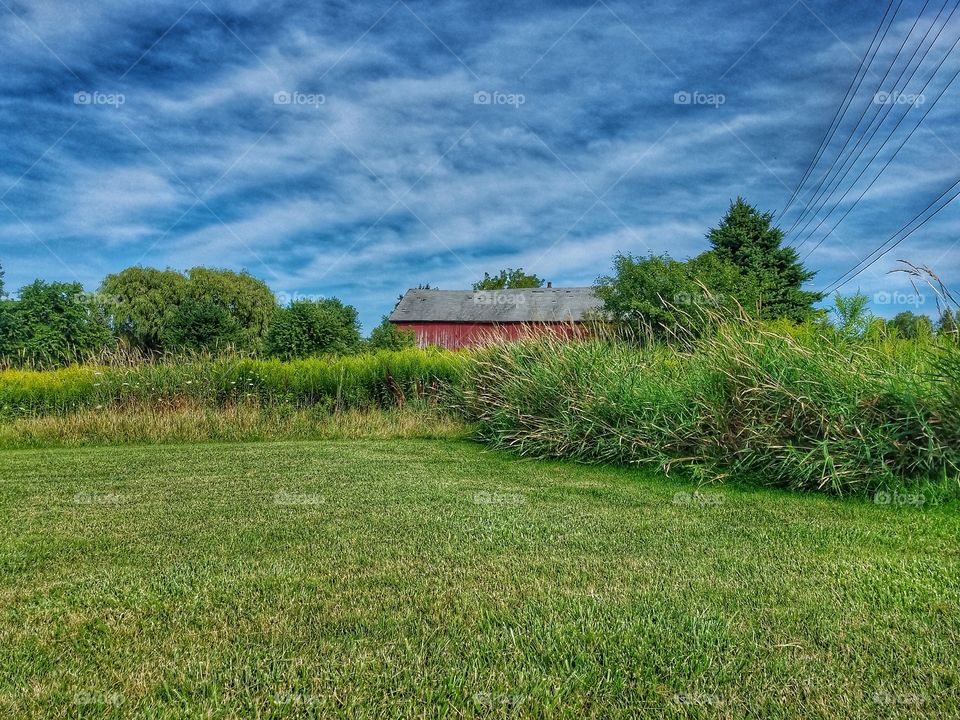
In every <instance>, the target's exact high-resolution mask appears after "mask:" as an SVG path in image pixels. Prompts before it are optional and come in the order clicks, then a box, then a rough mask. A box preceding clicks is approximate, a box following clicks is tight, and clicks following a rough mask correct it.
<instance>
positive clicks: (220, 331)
mask: <svg viewBox="0 0 960 720" xmlns="http://www.w3.org/2000/svg"><path fill="white" fill-rule="evenodd" d="M707 239H708V240H709V242H710V249H709V250H707V251H706V252H704V253H701V254H700V255H697V256H696V257H693V258H689V259H687V260H676V259H674V258H672V257H670V256H669V255H665V254H664V255H654V254H650V255H648V256H635V255H630V254H618V255H617V256H615V257H614V259H613V272H612V273H611V274H610V275H605V276H603V277H601V278H599V279H598V281H597V283H596V292H597V295H598V296H599V297H600V299H601V300H602V301H603V313H602V315H601V317H599V318H597V319H598V320H599V321H603V322H607V323H613V324H615V325H619V326H621V327H630V326H637V325H642V327H643V328H644V329H645V330H646V331H648V332H652V334H653V335H654V336H655V337H656V339H658V340H667V341H670V340H672V339H676V338H678V337H680V336H681V335H686V336H690V335H696V334H698V333H699V332H702V331H703V330H704V329H705V328H707V327H709V326H710V324H711V322H713V320H714V319H716V318H717V317H723V313H718V312H716V311H717V310H721V309H724V308H726V309H734V308H736V310H737V311H739V312H745V313H747V314H750V315H752V316H754V317H757V318H759V319H763V320H787V321H790V322H793V323H802V322H807V321H811V320H824V319H825V316H826V313H827V311H826V310H824V309H822V308H818V307H817V303H819V302H820V301H821V300H823V295H822V294H820V293H817V292H811V291H808V290H804V289H803V285H804V284H805V283H806V282H808V281H809V280H811V279H812V278H813V277H814V275H815V273H814V272H813V271H811V270H808V269H807V268H806V267H804V266H803V264H802V263H801V262H800V260H799V258H798V256H797V253H796V251H795V250H794V249H793V248H791V247H789V246H786V245H784V242H783V241H784V233H783V231H782V230H781V229H780V228H779V227H776V226H775V225H774V224H773V215H772V214H771V213H764V212H760V211H759V210H757V208H755V207H754V206H752V205H750V204H749V203H747V202H746V201H745V200H744V199H743V198H737V199H736V200H735V201H734V202H732V203H731V205H730V207H729V209H728V210H727V212H726V214H725V215H724V217H723V218H722V219H721V221H720V223H719V224H718V225H717V227H715V228H711V229H710V230H709V232H708V233H707ZM544 284H545V281H544V279H543V278H540V277H538V276H537V275H534V274H530V273H526V272H524V271H523V269H522V268H518V269H513V268H509V269H506V270H501V271H500V272H499V273H497V274H496V275H490V274H489V273H484V277H483V278H482V279H481V280H479V281H478V282H476V283H474V284H473V289H474V290H500V289H507V288H535V287H543V285H544ZM419 287H420V288H423V289H430V287H431V286H430V285H420V286H419ZM841 300H842V299H841V298H838V300H837V312H838V314H839V315H840V316H842V317H839V318H838V321H839V322H840V323H842V324H845V325H846V326H847V327H853V326H854V325H856V324H857V323H858V322H862V321H863V320H864V318H867V317H868V314H867V313H866V312H865V308H866V304H867V298H866V297H864V296H862V295H857V296H854V297H853V298H850V299H847V300H846V301H843V302H841ZM852 318H853V319H852ZM958 320H960V319H958V318H957V317H955V316H954V315H953V314H952V313H951V311H950V310H949V309H948V308H947V309H944V310H943V314H942V315H941V317H940V319H939V321H938V323H937V324H936V326H935V325H934V323H933V322H932V321H931V320H930V318H929V317H927V316H925V315H916V314H914V313H912V312H909V311H905V312H901V313H899V314H898V315H897V316H896V317H894V318H893V319H892V320H890V321H883V320H880V319H878V318H873V319H870V320H869V322H871V323H873V324H874V325H877V324H882V325H884V327H885V328H887V329H893V330H895V331H896V334H897V335H898V336H900V337H904V338H916V337H921V336H924V335H930V334H933V333H934V332H941V333H950V334H952V335H956V334H957V325H958ZM414 343H415V338H414V335H413V333H412V332H409V331H403V330H399V329H397V328H396V327H394V326H393V325H391V324H390V323H389V322H388V321H387V319H386V317H385V318H383V321H382V322H381V324H380V325H379V326H378V327H376V328H374V330H373V331H372V333H371V335H370V337H369V338H368V339H364V338H362V337H361V335H360V327H359V322H358V320H357V311H356V309H355V308H354V307H353V306H351V305H346V304H344V303H342V302H341V301H340V300H338V299H337V298H321V299H295V300H293V301H292V302H290V303H288V304H287V305H285V306H281V305H280V303H279V302H278V300H277V297H276V296H275V295H274V293H273V292H272V291H271V290H270V288H269V287H268V286H267V285H266V284H265V283H264V282H263V281H262V280H259V279H257V278H255V277H253V276H252V275H250V274H249V273H247V272H239V273H237V272H232V271H229V270H216V269H211V268H204V267H196V268H192V269H190V270H188V271H186V272H184V273H181V272H178V271H176V270H170V269H167V270H157V269H153V268H144V267H130V268H127V269H125V270H123V271H121V272H119V273H116V274H113V275H108V276H107V277H106V278H105V279H104V280H103V282H102V283H101V284H100V287H99V288H98V289H97V291H96V292H93V293H85V292H84V291H83V288H82V286H81V285H80V284H79V283H61V282H52V283H48V282H44V281H42V280H36V281H35V282H33V283H31V284H30V285H27V286H25V287H23V288H21V289H20V292H19V293H18V296H17V298H16V299H10V298H6V296H5V295H4V292H3V272H2V269H0V361H3V362H5V363H6V364H31V365H39V366H44V365H59V364H69V363H72V362H80V361H83V360H86V359H88V358H90V357H93V356H96V355H98V354H101V353H103V352H104V351H111V350H115V349H118V348H119V349H123V350H130V351H134V352H137V353H140V354H142V355H145V356H157V355H163V354H167V353H196V352H210V353H219V352H224V351H228V350H229V351H235V352H242V353H249V354H257V355H262V356H267V357H277V358H283V359H294V358H300V357H307V356H312V355H321V354H326V353H336V354H348V353H354V352H359V351H362V350H367V349H400V348H403V347H409V346H412V345H413V344H414Z"/></svg>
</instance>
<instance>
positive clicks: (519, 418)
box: [463, 318, 960, 494]
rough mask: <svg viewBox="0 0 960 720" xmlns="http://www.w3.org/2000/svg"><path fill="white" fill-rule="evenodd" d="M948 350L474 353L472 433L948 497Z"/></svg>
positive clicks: (816, 347) (803, 484) (721, 329)
mask: <svg viewBox="0 0 960 720" xmlns="http://www.w3.org/2000/svg"><path fill="white" fill-rule="evenodd" d="M958 382H960V361H958V351H957V348H956V346H954V345H952V344H949V343H942V344H941V343H938V342H937V341H935V340H929V341H925V342H916V343H912V342H906V341H897V340H894V339H890V338H874V339H867V340H864V339H858V340H850V339H846V338H844V337H842V336H841V335H839V334H838V333H836V332H835V331H834V330H832V329H831V328H830V327H829V326H820V325H809V326H801V327H791V326H787V325H782V326H771V325H764V324H760V323H757V322H752V321H749V320H748V319H746V318H741V319H740V320H739V321H738V322H727V323H721V324H719V325H718V326H717V328H716V329H715V330H714V331H713V332H711V333H710V334H708V335H707V336H705V337H702V338H700V339H699V340H697V341H696V342H694V343H693V344H692V346H690V347H688V348H686V349H683V350H680V349H675V348H669V347H666V346H663V345H655V346H648V347H641V348H638V347H637V346H635V345H632V344H628V343H623V342H618V341H616V340H611V339H593V340H588V341H584V342H557V341H556V340H554V339H551V338H548V337H544V338H531V339H528V340H526V341H523V342H520V343H515V344H511V345H502V346H491V347H488V348H486V349H484V350H483V351H482V352H481V353H479V354H478V356H477V358H476V361H475V362H474V363H473V364H472V365H471V366H470V372H469V374H468V378H467V380H466V382H465V390H464V398H463V402H464V408H465V411H466V413H467V415H468V416H469V417H471V418H473V419H475V420H476V421H477V423H478V424H477V430H476V432H477V435H478V437H479V438H481V439H483V440H485V441H486V442H488V443H490V444H491V445H494V446H496V447H501V448H509V449H513V450H516V451H518V452H520V453H523V454H527V455H532V456H537V457H570V458H576V459H578V460H583V461H591V462H618V463H633V464H643V465H652V466H655V467H658V468H661V469H663V470H665V471H671V470H673V469H677V468H682V469H684V470H685V471H687V472H689V473H692V474H694V475H696V476H698V477H701V478H703V479H704V480H721V479H724V478H727V477H731V476H732V477H735V478H738V479H745V480H759V481H760V482H763V483H768V484H773V485H780V486H786V487H791V488H797V489H805V490H823V491H829V492H833V493H838V494H846V493H863V492H872V491H875V490H878V489H881V488H900V487H904V486H911V487H918V486H921V485H923V486H928V487H934V486H936V487H937V488H941V489H942V488H949V489H950V490H951V491H952V492H955V491H956V488H957V483H958V467H960V422H958V421H957V420H956V419H955V418H957V417H960V404H958V389H957V388H958Z"/></svg>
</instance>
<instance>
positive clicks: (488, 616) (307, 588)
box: [0, 440, 960, 718]
mask: <svg viewBox="0 0 960 720" xmlns="http://www.w3.org/2000/svg"><path fill="white" fill-rule="evenodd" d="M958 648H960V519H958V515H957V513H956V509H955V508H928V509H917V508H914V507H906V506H903V507H897V506H896V504H895V503H891V505H888V506H877V505H875V504H872V503H870V502H867V501H863V500H851V499H844V500H841V499H834V498H829V497H822V496H812V495H810V496H808V495H800V494H796V493H787V492H781V491H773V490H758V489H746V488H738V487H732V486H727V487H709V488H700V489H699V490H697V489H696V488H695V487H694V486H693V485H691V484H688V483H685V482H682V481H678V480H671V479H667V478H664V477H661V476H655V475H649V474H644V473H643V472H641V471H637V470H631V469H616V468H602V467H586V466H581V465H576V464H573V463H560V462H531V461H522V460H518V459H515V458H512V457H510V456H507V455H503V454H499V453H488V452H485V451H484V450H482V449H481V448H480V447H478V446H475V445H472V444H470V443H466V442H457V441H440V440H434V441H428V440H393V441H386V440H377V441H361V440H355V441H341V442H333V441H331V442H276V443H249V444H203V445H188V444H181V445H167V446H132V447H131V446H128V447H103V448H79V449H78V448H72V449H48V450H42V449H38V450H7V451H3V452H0V716H2V717H10V718H13V717H131V716H137V717H169V718H185V717H196V718H200V717H204V718H205V717H214V718H220V717H244V718H248V717H262V718H269V717H322V718H330V717H370V718H373V717H398V718H405V717H413V718H418V717H425V718H433V717H449V718H461V717H488V716H490V717H570V718H584V717H596V718H617V717H624V718H627V717H630V718H633V717H729V718H739V717H744V716H756V717H796V718H816V717H863V718H874V717H956V716H957V715H958V714H960V652H958Z"/></svg>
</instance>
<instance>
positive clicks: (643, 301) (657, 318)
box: [596, 252, 756, 338]
mask: <svg viewBox="0 0 960 720" xmlns="http://www.w3.org/2000/svg"><path fill="white" fill-rule="evenodd" d="M597 283H598V284H597V287H596V293H597V296H598V297H599V298H600V299H601V300H602V301H603V306H604V310H605V311H606V313H607V315H608V316H609V317H610V319H612V320H613V321H614V322H616V323H617V324H618V325H620V326H621V327H623V328H633V329H639V328H642V329H645V330H646V329H649V330H650V331H652V332H653V334H654V335H655V336H656V337H659V338H665V337H666V338H669V337H672V336H677V335H683V336H686V337H695V336H697V335H699V334H700V333H701V332H703V330H704V329H705V328H707V327H709V325H710V324H711V323H712V322H713V321H714V320H715V319H716V318H717V317H719V316H720V311H721V310H724V309H730V308H733V307H734V306H736V305H738V304H739V305H741V306H742V307H743V308H744V309H745V310H747V311H750V310H751V308H755V307H756V292H755V290H754V289H753V288H752V287H751V285H750V283H749V282H748V281H747V279H745V278H744V277H743V274H742V273H741V272H740V270H739V269H738V268H737V267H735V266H734V265H732V264H730V263H727V262H724V261H723V260H721V259H720V258H719V257H718V256H717V255H716V254H715V253H713V252H706V253H703V254H702V255H699V256H697V257H695V258H693V259H691V260H688V261H686V262H681V261H679V260H674V259H673V258H671V257H670V256H668V255H653V254H651V255H649V256H647V257H635V256H633V255H623V254H621V255H617V256H616V257H615V258H614V260H613V274H612V275H607V276H604V277H601V278H600V279H599V280H598V281H597Z"/></svg>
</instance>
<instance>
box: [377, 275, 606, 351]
mask: <svg viewBox="0 0 960 720" xmlns="http://www.w3.org/2000/svg"><path fill="white" fill-rule="evenodd" d="M601 305H602V303H601V301H600V299H599V298H598V297H597V296H596V294H595V293H594V291H593V288H589V287H579V288H554V287H545V288H523V289H518V290H408V291H407V292H406V294H405V295H404V296H403V298H402V299H401V300H400V302H399V303H398V304H397V307H396V308H395V309H394V311H393V313H392V314H391V315H390V322H391V323H393V324H394V325H395V326H397V327H398V328H402V329H405V330H413V331H414V332H415V333H416V335H417V345H418V346H420V347H425V346H427V345H439V346H440V347H445V348H451V349H455V348H461V347H474V346H476V345H481V344H483V343H487V342H491V341H495V340H498V339H516V338H518V337H520V336H521V335H524V334H527V333H531V332H550V333H554V334H557V335H563V336H572V335H575V334H576V333H577V331H578V328H581V327H582V326H583V323H584V320H585V319H586V316H587V315H588V313H590V312H591V311H594V310H598V309H599V308H600V307H601Z"/></svg>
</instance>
